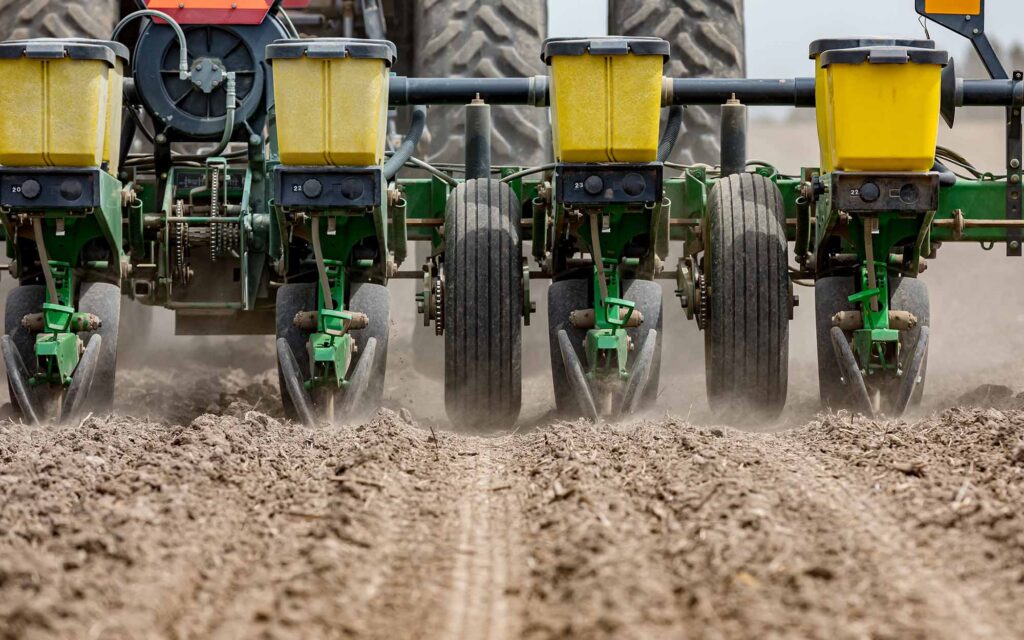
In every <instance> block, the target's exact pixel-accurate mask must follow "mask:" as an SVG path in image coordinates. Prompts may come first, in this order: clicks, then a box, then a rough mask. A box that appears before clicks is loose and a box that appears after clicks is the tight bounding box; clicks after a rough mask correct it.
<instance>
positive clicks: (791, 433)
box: [0, 367, 1024, 639]
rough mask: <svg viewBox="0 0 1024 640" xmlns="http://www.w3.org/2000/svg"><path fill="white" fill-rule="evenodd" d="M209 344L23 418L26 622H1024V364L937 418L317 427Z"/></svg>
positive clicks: (14, 541)
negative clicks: (1023, 507) (83, 400)
mask: <svg viewBox="0 0 1024 640" xmlns="http://www.w3.org/2000/svg"><path fill="white" fill-rule="evenodd" d="M205 370H206V369H205V368H201V367H195V368H194V369H191V370H190V369H189V368H187V367H186V369H185V370H184V371H176V372H175V373H173V374H169V373H166V372H164V373H161V372H158V371H156V370H153V369H146V368H139V369H134V370H132V371H131V373H130V374H129V375H128V376H126V380H127V381H128V382H126V384H124V385H122V388H121V390H120V398H119V404H120V407H121V409H120V410H121V414H122V415H120V416H119V417H115V418H110V419H95V418H89V419H87V420H85V421H84V422H83V423H82V424H81V425H78V426H76V427H73V428H55V427H43V428H35V427H27V426H23V425H21V424H17V423H15V422H5V423H0V638H2V639H6V638H12V639H13V638H142V637H147V638H150V637H152V638H206V637H214V638H242V637H267V638H349V637H369V638H396V637H420V638H437V637H445V638H513V637H527V638H553V637H587V638H602V637H607V638H613V637H614V638H622V637H627V638H628V637H636V638H658V637H709V638H733V637H816V638H837V637H838V638H908V637H910V638H918V637H919V638H947V637H948V638H954V637H955V638H1007V637H1013V636H1015V635H1019V634H1020V629H1021V628H1022V626H1021V625H1022V624H1024V612H1022V611H1021V609H1020V607H1019V602H1020V601H1021V598H1024V516H1022V515H1021V513H1020V509H1019V506H1020V504H1021V502H1022V500H1024V428H1022V427H1024V410H1021V409H1019V408H1017V407H1022V406H1024V399H1018V398H1015V397H1014V396H1013V392H1012V390H1011V389H1009V388H1005V387H985V388H978V389H977V390H975V391H974V392H973V393H972V394H970V395H968V396H965V397H963V398H961V399H960V400H959V401H958V402H957V404H961V405H964V406H963V407H960V408H951V409H947V410H944V411H939V412H936V413H934V414H932V415H930V416H928V417H926V418H922V419H917V420H913V421H910V422H902V421H899V422H897V421H888V422H873V421H867V420H864V419H861V418H851V417H850V416H846V415H820V416H812V417H810V418H809V419H805V420H804V423H803V424H802V426H799V427H797V428H793V429H788V430H784V431H777V432H770V433H751V432H744V431H738V430H735V429H731V428H728V427H716V426H707V425H704V426H701V425H699V424H694V423H692V422H687V421H686V420H684V419H683V418H681V417H676V416H674V415H664V416H662V417H659V418H656V419H650V420H646V421H637V422H634V423H631V424H622V425H592V424H588V423H586V422H580V423H576V424H571V423H560V422H551V421H550V420H547V421H546V420H544V419H543V418H540V419H538V420H537V421H536V422H537V424H535V425H532V426H531V425H528V426H526V427H525V428H523V429H521V430H520V431H518V432H517V433H512V434H503V435H498V436H494V437H489V438H482V437H476V436H471V435H460V434H456V433H451V432H449V431H443V430H441V429H440V428H438V427H432V426H431V425H432V424H434V420H432V419H429V418H428V419H426V420H425V421H424V422H423V423H417V421H416V419H415V418H414V417H413V416H412V414H411V413H409V411H407V410H390V409H385V410H382V411H381V412H380V413H378V414H377V415H376V416H375V417H374V418H373V419H372V420H370V421H369V422H367V423H366V424H362V425H358V426H337V427H329V428H322V429H307V428H305V427H301V426H298V425H295V424H292V423H288V422H285V421H283V420H281V419H280V415H278V414H277V402H278V399H277V397H276V390H275V388H274V384H273V380H272V379H271V378H270V376H268V375H258V376H252V375H250V374H247V373H245V372H243V371H241V370H233V371H232V370H228V371H227V372H226V373H224V372H219V373H218V375H217V377H216V378H215V377H213V376H212V375H211V374H210V373H209V372H208V371H207V372H205V373H204V371H205ZM395 378H396V380H395V381H394V382H393V383H392V385H393V386H394V387H396V388H397V387H404V386H407V384H408V379H403V378H405V375H403V374H399V375H397V376H395ZM183 380H186V381H187V382H184V383H183V382H182V381H183ZM527 388H528V389H530V388H531V385H527ZM389 395H392V396H394V395H398V396H400V394H398V393H397V392H396V391H395V390H394V389H393V390H392V392H391V393H389ZM972 404H976V405H981V406H985V407H988V408H969V405H972ZM992 407H999V408H992ZM428 409H429V407H428ZM428 413H429V411H428ZM157 416H160V417H157ZM797 419H798V418H797V417H795V416H791V417H790V418H788V419H787V420H790V421H792V420H797ZM783 422H785V420H784V421H783Z"/></svg>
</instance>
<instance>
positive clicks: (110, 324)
mask: <svg viewBox="0 0 1024 640" xmlns="http://www.w3.org/2000/svg"><path fill="white" fill-rule="evenodd" d="M78 310H79V311H81V312H82V313H92V314H94V315H96V316H97V317H98V318H99V319H100V320H101V321H102V322H103V324H102V326H100V329H99V331H95V332H83V333H80V334H78V336H79V337H80V338H81V339H82V342H83V343H84V344H85V345H86V346H88V344H89V341H90V340H91V339H92V337H93V336H94V335H98V336H102V337H103V342H102V344H101V345H100V352H99V357H98V360H97V362H96V375H95V376H94V377H93V380H92V389H91V390H90V391H89V397H88V400H87V401H86V407H87V408H88V409H89V410H90V411H92V412H94V413H99V414H106V413H110V412H111V411H112V410H113V409H114V389H115V386H116V385H115V379H116V377H117V335H118V329H119V327H120V324H121V287H119V286H117V285H116V284H110V283H109V282H86V283H83V284H82V288H81V290H80V291H79V296H78Z"/></svg>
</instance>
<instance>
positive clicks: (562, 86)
mask: <svg viewBox="0 0 1024 640" xmlns="http://www.w3.org/2000/svg"><path fill="white" fill-rule="evenodd" d="M662 66H663V58H662V57H661V56H637V55H632V54H630V55H613V56H595V55H590V54H584V55H579V56H552V57H551V78H552V80H551V83H552V89H551V96H552V100H551V109H552V117H551V123H552V130H553V133H554V143H555V158H556V159H557V160H558V161H560V162H653V161H654V160H655V159H656V158H657V155H658V126H659V120H660V116H661V76H662Z"/></svg>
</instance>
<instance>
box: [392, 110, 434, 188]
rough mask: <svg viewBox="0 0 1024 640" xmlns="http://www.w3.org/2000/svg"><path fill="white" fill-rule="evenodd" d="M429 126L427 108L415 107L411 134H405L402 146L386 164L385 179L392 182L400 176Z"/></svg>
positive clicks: (410, 129)
mask: <svg viewBox="0 0 1024 640" xmlns="http://www.w3.org/2000/svg"><path fill="white" fill-rule="evenodd" d="M426 126H427V108H426V107H425V106H423V105H415V106H414V107H413V108H412V122H410V123H409V132H408V133H406V134H405V139H404V140H402V144H400V145H398V148H397V149H395V153H394V155H392V156H391V157H390V158H388V161H387V162H385V163H384V179H385V180H391V179H392V178H394V177H395V176H396V175H397V174H398V170H399V169H401V168H402V167H403V166H404V165H405V163H406V162H408V161H409V158H411V157H412V154H413V152H414V151H415V150H416V145H418V144H419V143H420V138H422V137H423V130H424V129H426Z"/></svg>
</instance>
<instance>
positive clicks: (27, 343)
mask: <svg viewBox="0 0 1024 640" xmlns="http://www.w3.org/2000/svg"><path fill="white" fill-rule="evenodd" d="M45 301H46V287H43V286H42V285H35V284H25V285H21V286H20V287H16V288H15V289H14V290H12V291H11V292H10V293H9V294H7V301H6V304H5V306H4V333H5V334H6V335H8V336H10V337H11V341H12V342H13V344H14V347H15V349H16V350H17V352H18V355H19V356H21V360H22V362H23V363H24V365H25V367H26V368H27V370H28V374H29V375H32V374H34V373H35V371H36V355H35V343H36V336H35V334H34V333H32V332H31V331H29V330H28V329H26V328H25V327H23V326H21V319H22V318H24V317H25V316H26V315H28V314H30V313H40V312H42V310H43V302H45ZM7 390H8V393H9V397H10V398H11V404H12V405H13V406H14V408H15V409H17V410H18V413H19V414H20V415H22V416H23V417H27V416H26V411H25V410H24V408H23V407H21V406H19V404H18V401H17V399H16V398H17V394H16V393H15V392H14V388H13V387H12V386H11V383H10V381H9V380H8V382H7Z"/></svg>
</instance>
